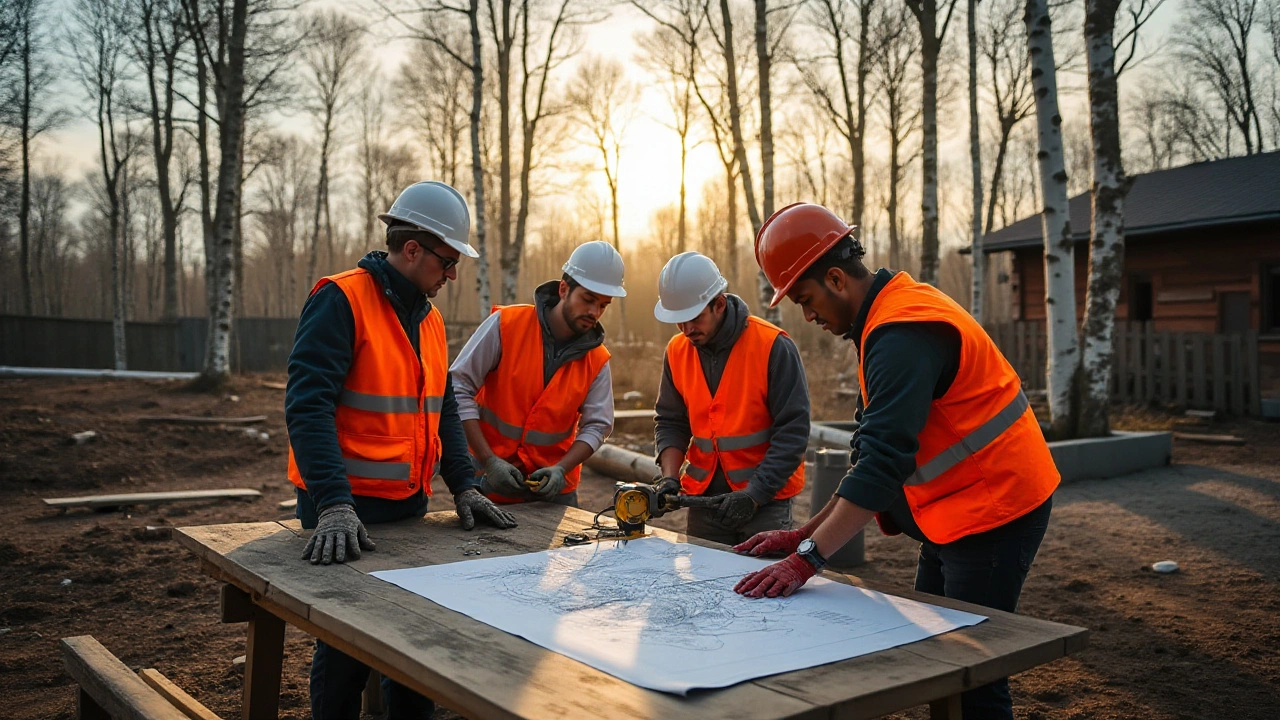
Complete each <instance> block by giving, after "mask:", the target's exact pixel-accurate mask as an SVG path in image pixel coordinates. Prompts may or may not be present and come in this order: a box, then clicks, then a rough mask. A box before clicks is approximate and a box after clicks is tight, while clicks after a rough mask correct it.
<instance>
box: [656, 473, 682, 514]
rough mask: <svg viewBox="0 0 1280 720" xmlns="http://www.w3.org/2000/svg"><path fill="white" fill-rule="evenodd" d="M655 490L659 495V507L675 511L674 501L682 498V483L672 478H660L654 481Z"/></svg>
mask: <svg viewBox="0 0 1280 720" xmlns="http://www.w3.org/2000/svg"><path fill="white" fill-rule="evenodd" d="M653 489H654V491H655V492H656V493H658V506H659V507H661V508H662V509H663V510H674V509H675V508H676V506H675V503H673V502H672V501H673V500H674V499H675V498H677V497H679V496H680V481H679V480H678V479H676V478H673V477H671V476H667V477H663V478H659V479H658V480H656V481H654V483H653Z"/></svg>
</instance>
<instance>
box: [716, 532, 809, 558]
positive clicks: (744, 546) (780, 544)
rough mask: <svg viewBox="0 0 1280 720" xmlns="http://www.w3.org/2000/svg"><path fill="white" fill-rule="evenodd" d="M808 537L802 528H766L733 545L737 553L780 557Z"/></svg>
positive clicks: (792, 550)
mask: <svg viewBox="0 0 1280 720" xmlns="http://www.w3.org/2000/svg"><path fill="white" fill-rule="evenodd" d="M807 537H809V534H808V533H807V532H805V531H804V528H800V529H799V530H766V531H764V532H759V533H756V534H755V535H752V536H751V537H749V538H747V541H746V542H744V543H740V544H738V545H734V546H733V551H734V552H736V553H738V554H739V555H751V556H752V557H782V556H783V555H790V554H791V553H793V552H795V551H796V548H798V547H800V542H801V541H802V540H804V539H805V538H807Z"/></svg>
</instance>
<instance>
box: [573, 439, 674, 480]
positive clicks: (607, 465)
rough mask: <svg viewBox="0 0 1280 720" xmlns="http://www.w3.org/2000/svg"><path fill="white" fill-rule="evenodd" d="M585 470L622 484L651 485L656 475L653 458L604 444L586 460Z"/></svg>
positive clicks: (656, 470) (656, 469)
mask: <svg viewBox="0 0 1280 720" xmlns="http://www.w3.org/2000/svg"><path fill="white" fill-rule="evenodd" d="M586 466H587V468H589V469H591V470H594V471H595V472H598V473H601V474H603V475H608V476H609V477H611V478H614V479H616V480H622V481H623V482H641V483H651V482H653V478H654V476H656V475H657V474H658V468H657V466H656V465H654V464H653V458H651V457H649V456H648V455H641V454H640V453H638V452H633V451H631V450H627V449H625V448H620V447H618V446H617V445H610V444H609V443H605V444H603V445H601V446H600V449H599V450H596V451H595V453H593V454H592V455H591V457H590V458H588V459H587V462H586Z"/></svg>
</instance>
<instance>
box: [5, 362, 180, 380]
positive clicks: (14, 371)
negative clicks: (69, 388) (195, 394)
mask: <svg viewBox="0 0 1280 720" xmlns="http://www.w3.org/2000/svg"><path fill="white" fill-rule="evenodd" d="M199 376H200V373H194V372H156V371H152V370H89V369H83V368H32V367H14V366H12V365H0V377H21V378H84V379H105V378H114V379H120V380H195V379H196V378H197V377H199Z"/></svg>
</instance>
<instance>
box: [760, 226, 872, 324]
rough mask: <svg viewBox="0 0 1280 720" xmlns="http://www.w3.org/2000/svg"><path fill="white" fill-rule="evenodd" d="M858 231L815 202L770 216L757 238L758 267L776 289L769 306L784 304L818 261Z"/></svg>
mask: <svg viewBox="0 0 1280 720" xmlns="http://www.w3.org/2000/svg"><path fill="white" fill-rule="evenodd" d="M857 229H858V228H857V226H856V225H850V224H848V223H846V222H845V221H844V220H841V219H840V218H839V217H838V216H837V215H836V214H835V213H833V212H831V211H830V210H828V209H826V208H824V207H822V206H821V205H815V204H813V203H793V204H791V205H788V206H786V207H784V208H782V209H781V210H778V211H777V212H775V213H774V214H773V215H770V216H769V219H768V220H765V221H764V225H761V226H760V233H759V234H757V235H756V264H757V265H759V266H760V269H761V270H763V271H764V276H765V277H766V278H768V279H769V284H770V285H772V286H773V289H774V293H773V299H772V300H770V301H769V307H776V306H777V304H778V303H780V302H782V298H784V297H786V296H787V291H789V290H790V289H791V286H792V285H794V284H795V282H796V280H798V279H800V276H801V275H803V274H804V273H805V271H806V270H808V269H809V267H810V266H812V265H813V263H814V262H816V261H817V259H818V258H820V257H822V256H823V255H825V254H826V253H827V251H828V250H830V249H831V248H832V247H835V244H836V243H838V242H840V240H842V239H843V238H845V237H847V236H848V235H849V233H852V232H853V231H854V230H857Z"/></svg>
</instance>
